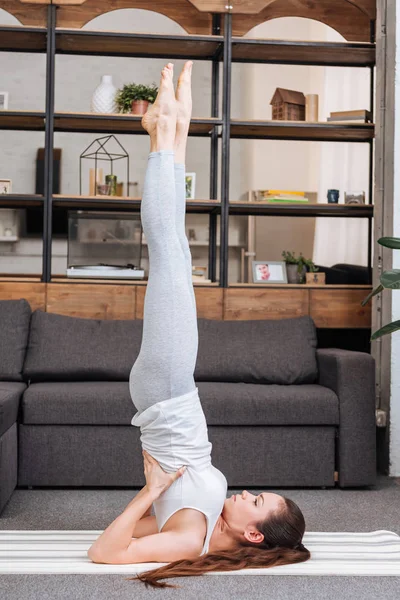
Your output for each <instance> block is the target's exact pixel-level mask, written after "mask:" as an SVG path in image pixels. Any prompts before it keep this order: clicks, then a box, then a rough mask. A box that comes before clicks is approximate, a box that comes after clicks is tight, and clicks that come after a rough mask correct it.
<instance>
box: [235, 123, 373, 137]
mask: <svg viewBox="0 0 400 600" xmlns="http://www.w3.org/2000/svg"><path fill="white" fill-rule="evenodd" d="M374 130H375V126H374V124H373V123H349V124H346V123H343V122H340V123H325V122H318V123H311V122H306V121H241V120H238V119H232V120H231V138H241V139H263V140H299V141H315V142H369V141H370V140H372V139H373V138H374Z"/></svg>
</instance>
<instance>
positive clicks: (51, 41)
mask: <svg viewBox="0 0 400 600" xmlns="http://www.w3.org/2000/svg"><path fill="white" fill-rule="evenodd" d="M56 10H57V7H56V6H55V5H50V6H49V7H48V9H47V49H46V120H45V143H44V147H45V151H44V204H43V268H42V281H44V282H46V283H48V282H49V281H50V280H51V249H52V214H53V162H54V161H53V147H54V73H55V50H56Z"/></svg>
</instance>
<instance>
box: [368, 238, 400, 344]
mask: <svg viewBox="0 0 400 600" xmlns="http://www.w3.org/2000/svg"><path fill="white" fill-rule="evenodd" d="M378 244H380V245H381V246H384V247H385V248H392V249H393V250H400V238H395V237H382V238H379V240H378ZM385 288H387V289H389V290H398V289H400V269H392V270H390V271H384V272H383V273H382V275H381V277H380V284H379V285H378V286H377V287H376V288H375V289H374V290H372V292H371V293H370V294H368V296H367V297H366V298H364V300H363V301H362V302H361V305H362V306H365V305H366V304H367V302H369V300H371V298H372V297H373V296H376V294H379V293H380V292H382V291H383V290H384V289H385ZM398 329H400V321H393V323H387V325H384V326H383V327H381V328H380V329H378V330H377V331H374V333H373V334H372V336H371V341H372V340H376V339H377V338H380V337H382V336H383V335H388V334H389V333H393V332H394V331H397V330H398Z"/></svg>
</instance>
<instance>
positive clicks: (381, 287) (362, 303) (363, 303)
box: [361, 284, 384, 306]
mask: <svg viewBox="0 0 400 600" xmlns="http://www.w3.org/2000/svg"><path fill="white" fill-rule="evenodd" d="M383 289H384V288H383V285H382V284H379V285H378V286H377V287H376V288H375V289H374V290H372V292H370V293H369V294H368V296H366V298H364V300H363V301H362V302H361V306H365V305H366V304H367V303H368V302H369V301H370V300H371V298H373V297H374V296H376V295H377V294H379V293H380V292H381V291H382V290H383Z"/></svg>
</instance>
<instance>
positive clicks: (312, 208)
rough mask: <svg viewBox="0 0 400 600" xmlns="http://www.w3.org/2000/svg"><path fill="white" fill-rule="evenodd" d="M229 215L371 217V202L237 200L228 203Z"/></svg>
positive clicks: (372, 210)
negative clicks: (268, 201) (294, 202)
mask: <svg viewBox="0 0 400 600" xmlns="http://www.w3.org/2000/svg"><path fill="white" fill-rule="evenodd" d="M229 214H231V215H258V216H270V217H272V216H274V217H354V218H361V217H364V218H365V217H369V218H370V217H372V216H373V214H374V207H373V205H372V204H323V203H322V202H321V203H318V204H308V203H307V204H287V203H282V204H278V203H275V202H274V203H271V204H268V203H267V202H238V201H236V200H231V202H230V203H229Z"/></svg>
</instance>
